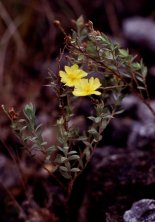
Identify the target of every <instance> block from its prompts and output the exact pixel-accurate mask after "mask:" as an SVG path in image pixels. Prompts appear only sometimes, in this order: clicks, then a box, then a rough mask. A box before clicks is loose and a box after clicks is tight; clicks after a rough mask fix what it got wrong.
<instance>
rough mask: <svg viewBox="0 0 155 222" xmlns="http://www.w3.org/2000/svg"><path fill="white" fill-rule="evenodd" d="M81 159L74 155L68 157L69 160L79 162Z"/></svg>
mask: <svg viewBox="0 0 155 222" xmlns="http://www.w3.org/2000/svg"><path fill="white" fill-rule="evenodd" d="M79 158H80V157H79V155H72V156H70V157H68V160H78V159H79Z"/></svg>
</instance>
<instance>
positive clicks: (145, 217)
mask: <svg viewBox="0 0 155 222" xmlns="http://www.w3.org/2000/svg"><path fill="white" fill-rule="evenodd" d="M123 219H124V222H155V200H151V199H142V200H139V201H137V202H135V203H134V204H133V205H132V207H131V209H130V210H128V211H126V212H125V213H124V216H123Z"/></svg>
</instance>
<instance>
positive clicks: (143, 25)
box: [123, 17, 155, 51]
mask: <svg viewBox="0 0 155 222" xmlns="http://www.w3.org/2000/svg"><path fill="white" fill-rule="evenodd" d="M123 33H124V35H125V37H126V38H127V39H128V40H130V41H133V42H135V43H137V44H138V45H145V47H147V48H148V49H150V50H151V51H155V22H154V21H153V20H151V19H148V18H142V17H133V18H129V19H126V20H125V21H124V22H123Z"/></svg>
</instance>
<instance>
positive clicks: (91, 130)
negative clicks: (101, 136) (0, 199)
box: [88, 127, 98, 135]
mask: <svg viewBox="0 0 155 222" xmlns="http://www.w3.org/2000/svg"><path fill="white" fill-rule="evenodd" d="M88 133H90V134H93V135H97V134H98V132H97V130H96V129H95V128H93V127H92V128H91V129H89V130H88Z"/></svg>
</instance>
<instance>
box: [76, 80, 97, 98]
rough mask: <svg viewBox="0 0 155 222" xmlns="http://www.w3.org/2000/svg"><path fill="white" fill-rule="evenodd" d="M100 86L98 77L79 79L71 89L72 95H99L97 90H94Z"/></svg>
mask: <svg viewBox="0 0 155 222" xmlns="http://www.w3.org/2000/svg"><path fill="white" fill-rule="evenodd" d="M100 86H101V83H100V80H99V79H98V78H93V77H91V78H90V79H81V80H80V81H79V82H78V83H77V84H76V85H75V89H74V91H73V95H74V96H89V95H92V94H95V95H101V93H100V92H99V91H96V89H98V88H99V87H100Z"/></svg>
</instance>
